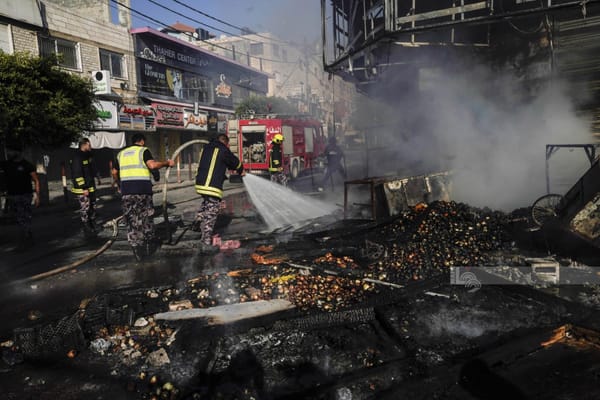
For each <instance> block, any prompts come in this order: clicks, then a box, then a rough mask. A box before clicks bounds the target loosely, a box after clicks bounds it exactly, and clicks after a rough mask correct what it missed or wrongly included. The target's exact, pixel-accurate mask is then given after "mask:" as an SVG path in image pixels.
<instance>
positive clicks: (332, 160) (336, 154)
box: [319, 136, 346, 191]
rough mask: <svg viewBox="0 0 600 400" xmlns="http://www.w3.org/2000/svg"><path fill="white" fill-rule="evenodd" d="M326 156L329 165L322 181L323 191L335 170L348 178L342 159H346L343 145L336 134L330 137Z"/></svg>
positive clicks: (321, 189)
mask: <svg viewBox="0 0 600 400" xmlns="http://www.w3.org/2000/svg"><path fill="white" fill-rule="evenodd" d="M324 154H325V157H326V158H327V167H326V168H325V175H323V180H322V181H321V186H320V187H319V191H323V187H325V185H326V184H327V180H328V179H330V178H331V177H332V176H333V174H334V173H335V172H339V173H340V175H342V177H343V178H344V179H346V171H345V169H344V167H343V166H342V160H343V159H344V152H343V151H342V149H341V147H340V146H339V145H338V144H337V141H336V139H335V136H331V137H330V138H329V143H328V144H327V146H326V147H325V153H324Z"/></svg>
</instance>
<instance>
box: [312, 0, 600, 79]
mask: <svg viewBox="0 0 600 400" xmlns="http://www.w3.org/2000/svg"><path fill="white" fill-rule="evenodd" d="M327 1H328V0H321V14H322V15H321V17H322V37H323V65H324V68H325V70H326V71H328V72H330V73H339V74H344V75H345V77H346V78H350V77H351V78H353V79H357V80H366V81H369V80H371V79H374V77H375V76H376V75H377V67H378V66H379V65H383V63H384V62H385V61H384V60H383V59H384V58H385V57H380V58H381V59H380V60H378V59H377V56H376V55H374V52H376V51H377V50H378V48H379V47H381V46H383V45H384V44H385V45H386V46H387V45H388V44H389V43H391V44H394V45H402V44H410V43H412V44H415V38H414V34H416V33H419V32H427V31H439V30H448V29H449V30H451V34H450V35H451V39H450V40H449V41H448V42H447V43H445V44H447V45H448V44H450V45H456V44H458V43H455V41H454V39H455V38H454V32H452V30H453V29H454V28H457V27H460V26H475V25H485V24H491V23H497V22H504V21H507V20H511V19H515V18H520V17H526V16H530V15H535V14H544V13H550V12H556V11H559V10H565V9H570V8H581V9H582V12H584V11H585V9H586V7H589V6H592V5H594V4H599V3H600V0H584V1H581V0H577V1H573V0H541V1H539V2H538V1H535V2H531V3H529V2H527V3H522V4H518V5H516V6H515V7H514V8H513V9H511V10H505V9H504V8H502V7H499V8H500V10H498V9H496V8H495V3H497V1H496V2H494V0H485V1H481V0H452V6H451V7H447V5H448V4H447V3H446V4H445V5H444V4H441V5H440V9H437V10H435V9H434V10H428V11H424V12H420V13H419V12H417V11H415V10H417V9H418V6H419V1H421V4H425V1H424V0H329V2H330V4H331V17H332V19H333V21H332V27H333V36H332V38H333V43H332V45H333V55H334V60H333V62H331V63H328V62H327V51H328V48H327V38H326V37H327V35H326V33H327V23H326V19H327V11H328V10H327V7H326V2H327ZM409 2H410V3H409ZM440 3H441V2H440ZM431 4H435V3H432V2H429V3H427V5H429V6H430V8H431ZM501 4H502V3H500V5H501ZM400 5H404V11H403V10H400V7H399V6H400ZM408 6H410V7H408ZM407 8H410V12H409V13H408V14H406V13H405V10H406V9H407ZM359 13H360V14H362V18H361V17H360V14H359ZM401 13H404V14H402V15H401ZM359 21H361V22H362V23H361V25H360V26H357V25H358V22H359ZM407 35H409V36H410V42H406V41H405V42H402V41H400V40H401V39H402V38H403V37H404V38H405V37H406V36H407ZM382 42H384V43H382ZM434 44H444V43H434ZM462 45H465V43H463V44H462ZM471 45H476V44H475V43H471ZM479 45H481V43H479ZM329 50H331V49H329ZM356 71H364V78H362V75H358V76H357V75H356V73H355V72H356Z"/></svg>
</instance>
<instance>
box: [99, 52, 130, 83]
mask: <svg viewBox="0 0 600 400" xmlns="http://www.w3.org/2000/svg"><path fill="white" fill-rule="evenodd" d="M124 61H125V59H124V57H123V54H119V53H113V52H112V51H108V50H104V49H100V69H103V70H107V71H110V76H114V77H115V78H126V76H125V68H124V66H125V62H124Z"/></svg>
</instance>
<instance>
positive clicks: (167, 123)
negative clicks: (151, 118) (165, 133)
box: [151, 103, 184, 128]
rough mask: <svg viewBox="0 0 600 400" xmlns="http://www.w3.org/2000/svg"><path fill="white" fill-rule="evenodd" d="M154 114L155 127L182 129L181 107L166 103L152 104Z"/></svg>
mask: <svg viewBox="0 0 600 400" xmlns="http://www.w3.org/2000/svg"><path fill="white" fill-rule="evenodd" d="M151 107H152V109H153V110H154V112H155V113H156V120H155V125H156V126H157V127H170V128H183V127H184V121H183V107H180V106H175V105H171V104H167V103H152V105H151Z"/></svg>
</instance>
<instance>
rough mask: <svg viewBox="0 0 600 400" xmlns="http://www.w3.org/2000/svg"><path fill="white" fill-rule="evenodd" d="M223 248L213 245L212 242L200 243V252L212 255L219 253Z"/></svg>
mask: <svg viewBox="0 0 600 400" xmlns="http://www.w3.org/2000/svg"><path fill="white" fill-rule="evenodd" d="M219 251H221V249H220V248H219V246H213V245H212V244H206V243H200V249H199V251H198V253H200V254H206V255H212V254H217V253H218V252H219Z"/></svg>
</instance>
